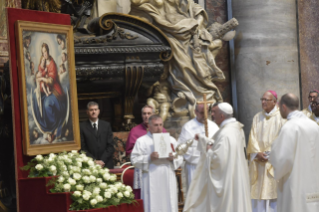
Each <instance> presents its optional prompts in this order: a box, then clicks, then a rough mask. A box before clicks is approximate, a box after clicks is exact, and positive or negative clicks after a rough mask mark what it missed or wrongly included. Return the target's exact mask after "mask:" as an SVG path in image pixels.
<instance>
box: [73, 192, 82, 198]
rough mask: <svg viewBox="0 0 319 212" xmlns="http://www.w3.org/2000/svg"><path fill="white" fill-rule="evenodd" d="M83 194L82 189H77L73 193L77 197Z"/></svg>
mask: <svg viewBox="0 0 319 212" xmlns="http://www.w3.org/2000/svg"><path fill="white" fill-rule="evenodd" d="M81 195H82V194H81V191H75V192H74V193H73V196H75V197H80V196H81Z"/></svg>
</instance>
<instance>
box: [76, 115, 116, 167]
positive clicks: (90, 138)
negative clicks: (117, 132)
mask: <svg viewBox="0 0 319 212" xmlns="http://www.w3.org/2000/svg"><path fill="white" fill-rule="evenodd" d="M80 131H81V150H83V151H85V152H86V155H87V156H89V157H92V158H93V159H94V160H102V161H103V162H104V163H105V167H107V168H109V169H113V168H114V164H113V153H114V146H113V132H112V129H111V126H110V124H109V123H108V122H106V121H102V120H100V119H99V121H98V132H97V134H96V133H95V130H94V129H93V127H92V125H91V122H90V120H87V121H85V122H82V123H81V124H80Z"/></svg>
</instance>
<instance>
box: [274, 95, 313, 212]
mask: <svg viewBox="0 0 319 212" xmlns="http://www.w3.org/2000/svg"><path fill="white" fill-rule="evenodd" d="M298 108H299V99H298V97H296V96H295V95H294V94H290V93H288V94H285V95H283V96H282V97H281V100H280V114H281V116H282V117H283V118H287V122H286V123H285V125H284V126H283V127H282V128H281V130H280V133H279V135H278V137H277V139H276V140H275V141H274V143H273V144H272V147H271V149H272V151H271V154H270V157H269V161H270V163H271V164H272V166H273V167H274V169H275V179H276V180H278V190H277V193H278V198H277V209H278V211H280V212H288V211H289V212H318V211H319V168H318V164H319V142H318V138H319V127H318V125H317V124H316V123H315V122H313V121H311V120H310V119H309V118H307V117H306V116H305V115H304V114H303V113H302V112H301V111H299V110H298Z"/></svg>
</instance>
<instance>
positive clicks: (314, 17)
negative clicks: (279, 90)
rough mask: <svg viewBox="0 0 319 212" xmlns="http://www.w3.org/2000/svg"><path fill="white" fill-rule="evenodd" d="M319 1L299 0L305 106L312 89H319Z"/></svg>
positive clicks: (303, 101)
mask: <svg viewBox="0 0 319 212" xmlns="http://www.w3.org/2000/svg"><path fill="white" fill-rule="evenodd" d="M318 11H319V1H318V0H299V1H298V14H299V20H298V21H299V45H300V46H299V48H300V71H301V89H302V90H301V93H302V103H303V107H304V108H305V107H307V106H308V104H309V103H308V93H309V91H310V90H313V89H317V90H319V13H318Z"/></svg>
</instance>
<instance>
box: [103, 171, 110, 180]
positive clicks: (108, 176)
mask: <svg viewBox="0 0 319 212" xmlns="http://www.w3.org/2000/svg"><path fill="white" fill-rule="evenodd" d="M103 179H104V180H106V181H107V180H110V179H111V175H110V174H109V173H105V174H104V175H103Z"/></svg>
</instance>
